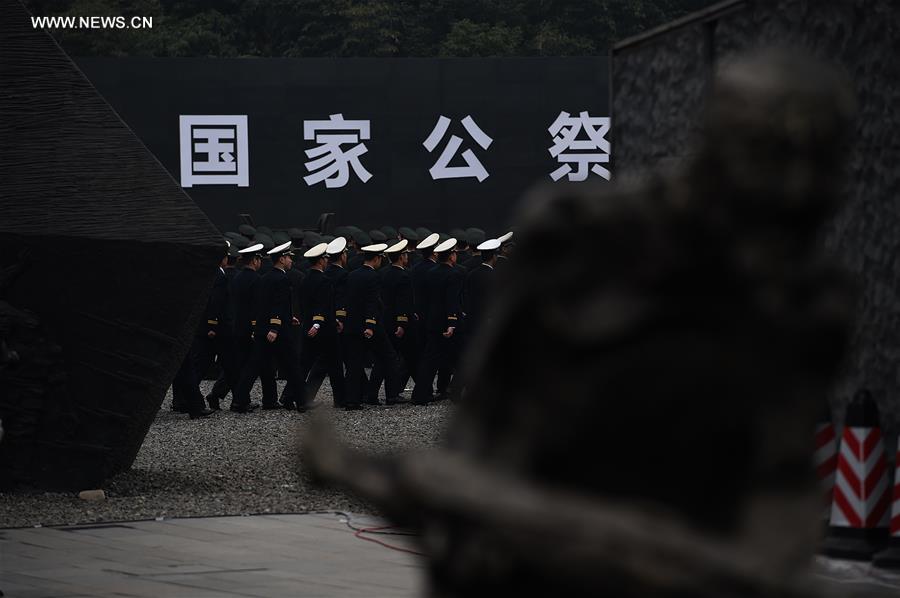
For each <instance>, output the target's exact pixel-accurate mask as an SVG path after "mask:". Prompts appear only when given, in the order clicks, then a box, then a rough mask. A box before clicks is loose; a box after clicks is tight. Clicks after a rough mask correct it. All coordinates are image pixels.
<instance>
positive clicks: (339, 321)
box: [307, 227, 350, 407]
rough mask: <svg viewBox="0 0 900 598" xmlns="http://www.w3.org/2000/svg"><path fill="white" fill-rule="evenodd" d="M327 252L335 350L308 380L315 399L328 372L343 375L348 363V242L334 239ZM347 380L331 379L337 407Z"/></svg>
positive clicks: (316, 364)
mask: <svg viewBox="0 0 900 598" xmlns="http://www.w3.org/2000/svg"><path fill="white" fill-rule="evenodd" d="M347 228H350V227H347ZM325 253H326V255H327V256H328V262H329V263H328V268H327V269H326V270H325V277H326V278H328V280H330V281H331V286H332V289H333V293H334V319H335V325H336V327H337V334H336V335H335V337H334V344H335V348H334V350H333V351H329V352H328V353H327V355H328V357H327V358H323V359H320V360H319V361H318V362H316V363H315V364H313V369H312V371H311V372H310V374H309V379H308V381H307V391H308V393H309V394H311V395H312V396H315V395H316V394H318V392H319V388H320V387H321V386H322V382H324V381H325V376H326V375H328V372H329V371H338V370H339V371H341V372H344V370H345V367H346V363H347V355H346V349H345V347H344V326H345V324H346V321H347V255H348V250H347V239H345V238H344V237H336V238H334V239H333V240H332V241H330V242H329V243H328V246H327V249H326V251H325ZM328 360H334V361H336V362H337V364H336V365H335V364H332V363H329V362H328ZM333 368H337V369H333ZM344 380H345V376H344V375H341V376H340V378H339V379H334V378H333V377H332V380H331V388H332V391H334V402H335V405H336V406H340V407H343V401H344V394H345V392H346V391H345V389H344ZM335 389H337V390H335Z"/></svg>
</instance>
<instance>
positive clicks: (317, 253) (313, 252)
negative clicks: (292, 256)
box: [303, 243, 328, 257]
mask: <svg viewBox="0 0 900 598" xmlns="http://www.w3.org/2000/svg"><path fill="white" fill-rule="evenodd" d="M327 249H328V243H319V244H318V245H315V246H314V247H310V248H309V249H307V250H306V252H305V253H304V254H303V257H322V256H323V255H325V251H326V250H327Z"/></svg>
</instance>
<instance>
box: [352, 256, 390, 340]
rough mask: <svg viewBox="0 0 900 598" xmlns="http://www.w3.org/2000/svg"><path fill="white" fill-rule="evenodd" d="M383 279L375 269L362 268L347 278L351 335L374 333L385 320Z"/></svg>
mask: <svg viewBox="0 0 900 598" xmlns="http://www.w3.org/2000/svg"><path fill="white" fill-rule="evenodd" d="M383 315H384V305H382V303H381V277H380V276H379V275H378V272H376V271H375V269H374V268H371V267H369V266H362V267H360V268H357V269H356V270H354V271H352V272H351V273H350V274H349V275H348V276H347V326H348V327H349V330H348V332H349V333H350V334H357V333H359V334H362V332H363V330H365V329H369V330H372V331H374V330H375V327H376V326H378V325H379V324H381V325H382V326H383V320H384V317H383Z"/></svg>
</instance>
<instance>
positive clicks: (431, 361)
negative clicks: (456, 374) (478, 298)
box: [412, 237, 463, 405]
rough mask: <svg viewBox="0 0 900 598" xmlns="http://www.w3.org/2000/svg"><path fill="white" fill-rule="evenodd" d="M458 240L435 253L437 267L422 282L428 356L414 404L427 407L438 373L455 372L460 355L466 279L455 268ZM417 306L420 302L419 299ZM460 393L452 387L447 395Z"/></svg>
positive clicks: (438, 248) (446, 244) (418, 381)
mask: <svg viewBox="0 0 900 598" xmlns="http://www.w3.org/2000/svg"><path fill="white" fill-rule="evenodd" d="M455 246H456V239H454V238H452V237H451V238H449V239H447V240H446V241H444V242H443V243H441V244H440V245H438V246H437V247H435V249H434V251H435V253H436V254H437V255H438V259H439V263H438V265H437V266H435V267H433V268H431V269H430V270H428V272H427V273H426V274H425V279H424V281H423V285H422V287H423V293H424V301H422V304H423V305H425V306H426V308H427V313H426V315H425V326H424V328H425V353H424V355H423V356H422V360H421V362H420V365H419V371H418V376H417V377H416V387H415V390H414V391H413V397H412V402H413V403H415V404H419V405H422V404H426V403H430V402H431V401H433V400H434V397H433V396H432V384H433V382H434V377H435V374H437V372H438V370H439V369H445V370H446V371H448V372H449V371H453V369H454V367H455V365H456V364H455V363H454V362H453V359H454V356H455V355H456V354H457V344H458V337H455V332H456V328H457V326H458V324H459V318H460V312H461V309H460V304H459V297H460V293H461V291H462V283H463V277H462V275H461V274H460V272H459V270H457V269H456V268H455V267H454V266H455V265H456V251H455V250H454V248H455ZM417 302H418V299H417ZM457 390H458V389H457V388H456V387H455V383H454V382H450V383H449V387H448V388H447V392H448V393H449V394H451V395H453V394H455V392H456V391H457Z"/></svg>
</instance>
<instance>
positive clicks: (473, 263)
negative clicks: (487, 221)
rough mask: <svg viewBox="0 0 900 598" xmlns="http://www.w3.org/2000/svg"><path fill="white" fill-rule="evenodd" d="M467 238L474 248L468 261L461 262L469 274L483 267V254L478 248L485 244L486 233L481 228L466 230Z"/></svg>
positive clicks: (470, 245)
mask: <svg viewBox="0 0 900 598" xmlns="http://www.w3.org/2000/svg"><path fill="white" fill-rule="evenodd" d="M466 238H467V239H468V240H469V247H470V248H472V251H471V255H470V256H469V259H467V260H460V261H461V262H462V265H463V267H464V268H465V269H466V271H467V272H471V271H472V270H474V269H475V268H477V267H478V266H480V265H481V252H480V251H479V250H478V246H479V245H481V244H482V243H484V242H485V238H484V231H483V230H481V229H480V228H468V229H466Z"/></svg>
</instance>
